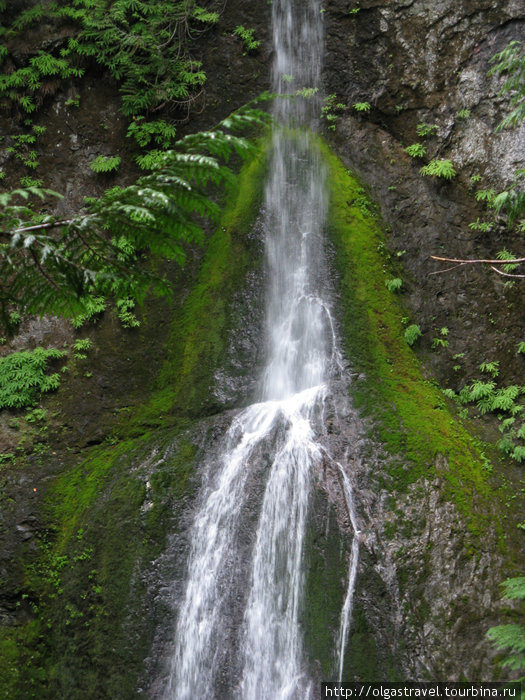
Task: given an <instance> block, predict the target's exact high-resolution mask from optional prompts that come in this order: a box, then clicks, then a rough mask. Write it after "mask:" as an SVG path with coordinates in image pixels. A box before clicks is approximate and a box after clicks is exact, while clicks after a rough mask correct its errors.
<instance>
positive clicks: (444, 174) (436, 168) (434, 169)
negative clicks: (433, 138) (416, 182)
mask: <svg viewBox="0 0 525 700" xmlns="http://www.w3.org/2000/svg"><path fill="white" fill-rule="evenodd" d="M419 172H420V173H421V175H431V176H432V177H440V178H443V179H444V180H452V178H453V177H455V176H456V171H455V170H454V166H453V165H452V161H450V160H439V159H438V158H434V160H431V161H430V163H428V164H427V165H424V166H423V167H422V168H421V170H420V171H419Z"/></svg>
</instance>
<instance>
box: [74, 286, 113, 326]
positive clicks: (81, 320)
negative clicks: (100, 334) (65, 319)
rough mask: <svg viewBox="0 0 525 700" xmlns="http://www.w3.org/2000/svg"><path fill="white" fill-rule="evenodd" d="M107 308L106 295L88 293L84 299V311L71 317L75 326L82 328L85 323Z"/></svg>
mask: <svg viewBox="0 0 525 700" xmlns="http://www.w3.org/2000/svg"><path fill="white" fill-rule="evenodd" d="M105 309H106V300H105V299H104V297H100V296H93V295H91V294H90V295H88V296H87V297H86V299H85V300H84V311H83V313H81V314H77V315H76V316H74V317H73V318H72V319H71V323H72V325H73V328H81V327H82V326H83V325H84V324H85V323H87V322H88V321H91V319H93V318H94V317H95V316H98V315H99V314H101V313H102V312H103V311H105Z"/></svg>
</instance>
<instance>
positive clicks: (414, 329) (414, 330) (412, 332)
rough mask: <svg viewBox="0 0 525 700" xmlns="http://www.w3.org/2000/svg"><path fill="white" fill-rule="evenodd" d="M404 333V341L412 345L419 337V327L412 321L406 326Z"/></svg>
mask: <svg viewBox="0 0 525 700" xmlns="http://www.w3.org/2000/svg"><path fill="white" fill-rule="evenodd" d="M404 335H405V340H406V342H407V343H408V344H409V345H410V346H412V345H414V343H415V342H416V341H417V340H418V339H419V338H420V337H421V328H420V327H419V326H418V325H417V324H415V323H413V324H412V325H411V326H408V327H407V328H406V329H405V334H404Z"/></svg>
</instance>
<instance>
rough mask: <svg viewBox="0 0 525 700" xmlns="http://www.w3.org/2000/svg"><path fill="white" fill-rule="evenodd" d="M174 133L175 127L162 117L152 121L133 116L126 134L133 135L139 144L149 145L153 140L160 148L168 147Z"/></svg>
mask: <svg viewBox="0 0 525 700" xmlns="http://www.w3.org/2000/svg"><path fill="white" fill-rule="evenodd" d="M175 135H176V129H175V127H174V126H173V125H172V124H168V123H167V122H165V121H164V119H157V120H156V121H154V122H147V121H144V117H140V116H139V117H134V119H133V121H132V122H131V124H130V125H129V127H128V133H127V134H126V136H128V137H133V138H134V139H135V141H136V142H137V143H138V144H139V146H143V147H144V146H149V144H150V143H151V141H154V142H155V143H156V144H157V145H158V146H160V147H161V148H169V147H170V145H171V144H172V142H173V140H174V138H175Z"/></svg>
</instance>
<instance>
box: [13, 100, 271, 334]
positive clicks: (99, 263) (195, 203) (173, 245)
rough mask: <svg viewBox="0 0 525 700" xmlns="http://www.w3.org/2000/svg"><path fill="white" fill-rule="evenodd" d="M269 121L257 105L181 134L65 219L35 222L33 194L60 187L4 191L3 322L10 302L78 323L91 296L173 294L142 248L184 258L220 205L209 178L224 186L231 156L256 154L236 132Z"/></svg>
mask: <svg viewBox="0 0 525 700" xmlns="http://www.w3.org/2000/svg"><path fill="white" fill-rule="evenodd" d="M268 121H269V117H268V115H267V114H266V113H265V112H263V111H262V110H260V109H257V108H255V107H254V105H253V104H251V105H248V106H247V107H245V108H242V109H241V110H238V111H237V112H235V113H233V114H232V115H230V116H229V117H228V118H227V119H225V120H223V122H221V123H220V124H219V127H218V128H217V129H216V130H214V131H210V132H199V133H197V134H189V135H188V136H185V137H184V138H182V139H179V141H177V142H176V143H175V144H174V148H173V150H170V151H162V152H158V154H157V157H156V162H155V163H154V164H152V170H151V172H149V173H148V174H146V175H144V176H143V177H141V178H139V180H138V181H137V182H136V183H135V184H133V185H130V186H128V187H114V188H112V189H109V190H108V191H107V192H106V193H105V194H104V195H103V196H102V197H100V199H98V200H91V201H90V202H89V203H88V205H87V209H86V212H85V214H83V215H82V216H79V217H76V218H73V219H71V220H68V221H64V222H56V221H54V220H53V219H52V218H51V217H46V216H44V217H41V218H40V221H39V222H38V223H37V224H34V225H31V219H32V218H33V216H34V212H33V210H32V208H31V207H30V206H28V204H29V202H28V200H30V199H31V198H35V197H39V198H41V199H45V198H46V197H47V198H49V197H51V196H55V195H56V193H53V192H50V191H48V190H41V189H39V188H35V187H32V188H27V189H19V190H15V191H13V192H9V193H4V194H0V226H1V229H2V231H3V233H4V240H7V241H8V243H6V244H4V245H3V247H2V248H0V316H2V317H3V319H4V322H5V318H6V317H7V316H8V314H9V312H10V311H11V310H12V309H13V307H14V308H17V309H18V310H19V311H20V312H31V313H44V312H51V313H61V314H75V320H74V324H77V325H80V324H81V323H83V322H85V320H86V314H87V315H88V317H89V314H90V313H91V311H90V304H91V303H92V300H93V298H94V297H95V298H98V297H106V296H110V295H115V296H116V297H117V298H126V297H132V298H134V299H136V300H137V301H139V302H140V300H141V299H142V298H143V295H144V293H145V291H146V289H148V288H150V287H151V288H152V290H153V291H155V292H156V293H159V294H166V293H168V291H169V285H168V283H167V282H166V281H165V279H163V278H162V277H160V276H156V275H154V274H152V273H150V272H148V269H147V267H146V266H145V265H144V264H143V262H142V261H141V259H140V258H141V255H139V253H140V254H142V253H145V252H148V253H149V254H151V255H153V256H160V257H165V258H168V259H171V260H174V261H176V262H178V263H179V264H181V265H182V264H183V263H184V261H185V256H186V250H187V246H188V244H191V243H202V242H203V241H204V232H203V228H202V225H203V220H205V219H208V220H211V221H216V220H217V217H218V215H219V213H220V207H219V205H218V203H217V202H216V201H213V200H211V199H210V197H209V192H210V186H212V187H214V188H215V191H216V192H220V191H221V190H222V191H224V190H225V189H226V188H228V187H229V186H230V185H231V184H233V182H234V181H235V177H234V175H233V173H232V171H231V169H230V168H229V167H228V165H227V161H228V160H229V159H230V158H231V156H232V155H233V154H236V155H239V156H241V157H242V158H245V157H247V156H248V155H249V154H250V153H252V152H253V146H252V145H251V144H250V142H249V141H247V140H246V139H245V138H242V137H240V136H238V135H237V134H236V133H235V132H238V131H240V130H241V129H244V130H247V129H249V128H251V127H257V128H260V127H261V126H262V125H263V124H266V123H268ZM19 200H22V201H21V202H20V201H19ZM57 234H58V235H57ZM78 314H81V315H80V316H78ZM0 320H1V319H0Z"/></svg>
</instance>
